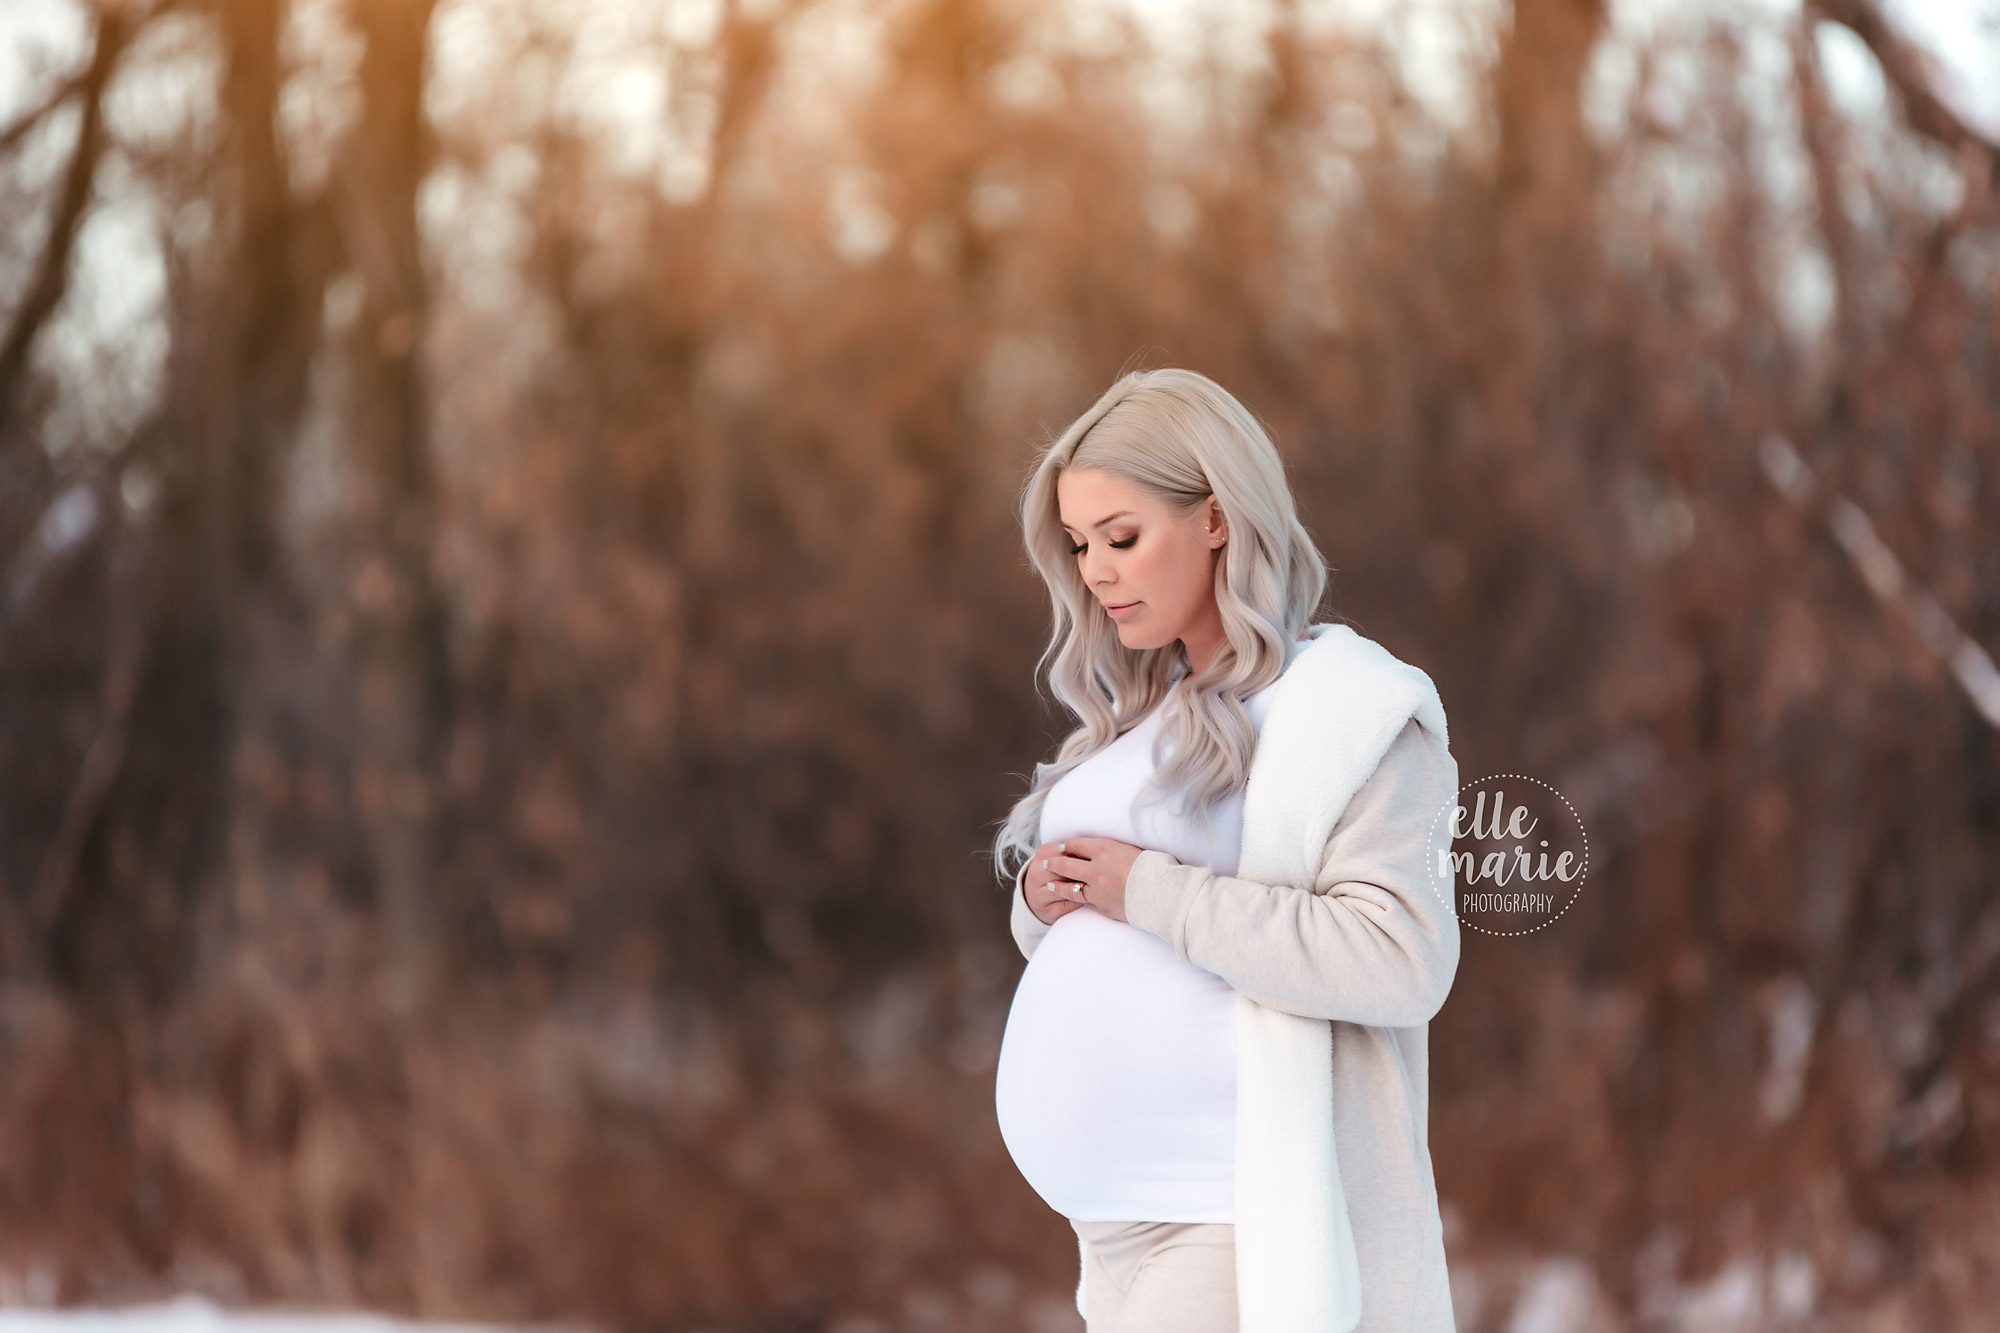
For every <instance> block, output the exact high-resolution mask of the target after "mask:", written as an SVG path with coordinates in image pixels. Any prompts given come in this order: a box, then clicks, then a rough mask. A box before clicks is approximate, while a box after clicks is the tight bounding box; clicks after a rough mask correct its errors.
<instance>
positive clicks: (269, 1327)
mask: <svg viewBox="0 0 2000 1333" xmlns="http://www.w3.org/2000/svg"><path fill="white" fill-rule="evenodd" d="M0 1333H500V1330H499V1329H498V1328H497V1327H495V1326H493V1325H487V1324H442V1323H418V1322H414V1321H410V1320H401V1319H390V1318H387V1317H385V1316H382V1315H371V1314H310V1313H305V1312H298V1311H289V1310H225V1309H223V1308H222V1307H221V1306H219V1305H215V1304H213V1303H212V1302H210V1301H206V1300H203V1299H202V1298H201V1297H199V1296H182V1297H179V1298H177V1299H175V1300H171V1301H165V1302H162V1303H160V1304H158V1305H132V1306H127V1307H125V1308H123V1309H115V1310H97V1309H82V1310H0ZM545 1333H554V1331H553V1330H548V1331H545Z"/></svg>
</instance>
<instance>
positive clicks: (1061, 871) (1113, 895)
mask: <svg viewBox="0 0 2000 1333" xmlns="http://www.w3.org/2000/svg"><path fill="white" fill-rule="evenodd" d="M1144 850H1145V849H1144V848H1143V847H1135V846H1133V845H1132V844H1131V843H1129V842H1120V841H1118V840H1117V839H1116V838H1094V837H1081V838H1070V839H1068V840H1066V841H1063V842H1050V843H1043V844H1042V845H1041V846H1040V847H1037V848H1036V849H1035V857H1034V860H1032V861H1030V862H1029V863H1028V873H1027V876H1026V878H1025V879H1024V880H1023V881H1022V883H1023V886H1024V887H1025V889H1026V892H1027V899H1028V910H1029V911H1031V912H1033V913H1034V914H1035V919H1036V920H1038V921H1040V922H1042V924H1044V925H1054V924H1055V923H1056V920H1057V918H1059V917H1062V916H1065V915H1067V914H1068V913H1070V912H1074V911H1075V910H1076V909H1077V908H1079V907H1094V908H1096V909H1097V911H1098V913H1099V914H1100V915H1102V916H1108V917H1110V918H1111V919H1112V920H1113V921H1123V920H1124V919H1125V877H1126V876H1127V875H1128V874H1130V873H1131V871H1132V863H1133V862H1134V861H1136V860H1138V859H1139V853H1140V852H1142V851H1144Z"/></svg>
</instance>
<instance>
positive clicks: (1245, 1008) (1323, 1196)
mask: <svg viewBox="0 0 2000 1333" xmlns="http://www.w3.org/2000/svg"><path fill="white" fill-rule="evenodd" d="M1307 633H1308V634H1309V635H1310V636H1311V638H1312V642H1311V643H1309V644H1307V646H1306V647H1305V648H1303V649H1301V650H1300V652H1299V655H1298V657H1297V658H1295V659H1294V660H1293V662H1292V665H1291V666H1290V667H1289V668H1288V669H1287V670H1286V671H1285V674H1284V675H1283V676H1282V677H1280V678H1279V682H1278V686H1277V689H1276V691H1275V692H1274V693H1273V695H1272V700H1271V707H1270V711H1269V712H1268V713H1267V714H1266V715H1265V719H1264V724H1263V726H1262V728H1261V730H1260V734H1259V737H1258V741H1257V748H1256V750H1255V751H1254V754H1253V757H1252V760H1251V766H1250V774H1249V778H1248V782H1247V785H1246V787H1245V789H1244V798H1243V841H1242V852H1241V855H1240V858H1239V861H1238V865H1237V874H1236V875H1234V876H1228V877H1224V876H1217V875H1214V874H1212V873H1211V872H1210V871H1209V870H1208V869H1207V868H1206V867H1202V866H1184V865H1182V864H1181V863H1180V862H1178V861H1177V860H1175V859H1174V858H1173V857H1172V856H1170V855H1168V854H1167V853H1165V852H1161V851H1155V850H1147V851H1145V852H1142V853H1141V854H1140V856H1139V857H1138V859H1137V861H1135V862H1134V864H1133V866H1132V872H1131V875H1130V877H1129V878H1128V880H1127V882H1126V888H1125V895H1126V897H1125V911H1126V917H1127V919H1128V920H1129V921H1130V922H1131V923H1132V924H1133V925H1135V926H1138V927H1140V928H1142V929H1145V930H1149V931H1151V932H1153V933H1154V934H1156V935H1159V936H1160V937H1161V938H1163V939H1165V940H1166V941H1167V942H1168V943H1169V944H1171V945H1173V946H1174V950H1175V952H1176V953H1177V954H1178V955H1179V956H1180V957H1182V958H1183V959H1185V960H1187V961H1189V962H1191V963H1193V964H1195V965H1196V966H1199V967H1202V968H1204V969H1206V970H1208V971H1210V972H1213V973H1215V974H1216V975H1218V976H1220V977H1222V978H1223V979H1224V980H1226V981H1229V982H1230V983H1231V985H1233V986H1234V987H1235V988H1236V992H1237V994H1236V1001H1235V1004H1236V1047H1237V1065H1236V1070H1237V1074H1236V1194H1235V1205H1234V1216H1235V1224H1234V1225H1235V1240H1236V1278H1237V1307H1238V1311H1239V1315H1240V1320H1239V1328H1240V1333H1350V1331H1351V1330H1360V1331H1361V1333H1392V1331H1393V1333H1452V1330H1453V1329H1454V1324H1453V1320H1452V1309H1451V1290H1450V1282H1449V1278H1448V1275H1447V1273H1446V1269H1445V1255H1444V1239H1443V1230H1442V1226H1441V1224H1440V1218H1439V1214H1438V1203H1437V1189H1436V1185H1435V1183H1434V1180H1433V1177H1432V1174H1431V1162H1430V1149H1429V1136H1428V1102H1429V1063H1428V1045H1427V1034H1428V1024H1429V1021H1430V1018H1431V1016H1432V1015H1433V1014H1435V1013H1436V1012H1437V1011H1438V1009H1439V1008H1440V1006H1442V1005H1443V1003H1444V998H1445V995H1446V993H1447V992H1448V991H1449V990H1450V989H1451V982H1452V978H1453V976H1454V974H1455V973H1456V971H1457V968H1458V951H1459V938H1458V918H1457V914H1456V913H1455V911H1454V910H1453V908H1452V905H1451V902H1450V898H1451V889H1450V886H1449V884H1448V883H1447V884H1441V885H1438V886H1436V887H1433V885H1432V883H1431V882H1430V880H1429V878H1428V876H1427V875H1426V873H1425V872H1426V870H1427V867H1426V866H1425V864H1424V856H1425V848H1424V842H1425V836H1426V832H1427V830H1428V828H1429V825H1430V821H1431V818H1432V816H1433V815H1434V814H1435V813H1436V811H1437V809H1439V808H1441V807H1442V806H1443V804H1444V802H1445V801H1446V800H1448V799H1449V798H1450V797H1451V796H1452V794H1453V793H1455V792H1456V790H1457V788H1458V766H1457V762H1456V761H1455V760H1454V759H1452V757H1451V753H1450V750H1449V748H1448V738H1447V735H1446V731H1445V717H1444V707H1443V705H1442V704H1441V703H1440V702H1439V699H1438V694H1437V689H1436V687H1435V686H1433V685H1432V683H1431V680H1430V677H1429V676H1427V675H1425V674H1424V673H1423V672H1422V671H1420V670H1418V669H1417V668H1416V667H1414V666H1411V665H1409V664H1408V663H1406V662H1402V661H1399V660H1398V659H1397V658H1396V657H1395V656H1393V655H1392V654H1391V653H1390V652H1389V651H1388V650H1387V649H1385V648H1383V647H1382V646H1381V645H1380V644H1378V643H1376V642H1374V641H1373V640H1371V639H1367V638H1364V637H1362V636H1361V635H1359V634H1356V633H1355V632H1354V631H1353V630H1352V629H1350V628H1348V627H1347V626H1345V625H1338V624H1319V625H1314V626H1311V627H1310V628H1309V630H1308V631H1307ZM1392 746H1393V747H1394V750H1395V754H1394V757H1393V759H1394V762H1393V764H1385V763H1383V760H1384V757H1385V755H1389V754H1390V751H1391V748H1392ZM1378 766H1379V767H1381V768H1382V769H1383V780H1384V782H1385V783H1387V784H1393V785H1391V786H1388V787H1385V788H1384V789H1383V791H1382V796H1381V797H1380V798H1379V799H1374V800H1371V801H1367V802H1356V803H1355V804H1356V806H1357V813H1356V814H1355V815H1354V816H1352V817H1350V818H1347V819H1343V818H1342V816H1343V814H1344V813H1347V812H1348V807H1349V802H1350V800H1351V798H1353V797H1354V796H1355V794H1356V793H1357V792H1358V791H1360V790H1361V788H1362V786H1363V784H1364V783H1367V782H1368V780H1369V778H1370V777H1371V775H1373V774H1374V773H1375V772H1376V770H1377V768H1378ZM1392 767H1393V768H1394V770H1395V772H1394V773H1393V774H1392V773H1391V772H1390V769H1391V768H1392ZM1426 806H1428V807H1429V808H1424V807H1426ZM1361 807H1366V808H1365V809H1362V808H1361ZM1023 870H1024V873H1025V867H1024V868H1023ZM1018 886H1019V879H1018V877H1017V880H1016V892H1015V893H1014V895H1013V916H1012V925H1013V932H1014V937H1015V940H1016V942H1017V943H1018V944H1019V945H1020V948H1021V951H1022V953H1023V954H1024V955H1030V956H1031V955H1032V954H1033V953H1034V949H1035V946H1036V945H1037V944H1039V943H1040V941H1041V937H1042V936H1043V935H1044V934H1046V933H1047V931H1048V929H1049V927H1048V926H1046V925H1044V924H1043V923H1042V922H1041V921H1040V920H1038V919H1037V918H1036V917H1035V916H1034V915H1033V914H1032V913H1031V912H1029V911H1028V908H1027V903H1026V901H1025V900H1024V899H1023V897H1022V895H1021V893H1020V892H1019V887H1018ZM1336 1145H1338V1153H1337V1154H1336V1151H1335V1149H1336ZM1130 1220H1133V1221H1144V1220H1148V1219H1143V1218H1134V1219H1130ZM1357 1237H1358V1242H1359V1243H1358V1246H1357ZM1078 1247H1079V1260H1080V1261H1081V1260H1082V1259H1083V1258H1084V1257H1085V1254H1084V1243H1083V1241H1082V1239H1081V1238H1080V1237H1079V1240H1078ZM1080 1266H1081V1267H1082V1269H1083V1271H1084V1273H1085V1275H1086V1276H1087V1273H1088V1267H1089V1266H1088V1264H1087V1263H1081V1265H1080ZM1084 1286H1085V1278H1079V1281H1078V1285H1077V1295H1076V1299H1077V1309H1078V1311H1079V1312H1083V1311H1085V1310H1086V1309H1087V1305H1086V1301H1085V1291H1084Z"/></svg>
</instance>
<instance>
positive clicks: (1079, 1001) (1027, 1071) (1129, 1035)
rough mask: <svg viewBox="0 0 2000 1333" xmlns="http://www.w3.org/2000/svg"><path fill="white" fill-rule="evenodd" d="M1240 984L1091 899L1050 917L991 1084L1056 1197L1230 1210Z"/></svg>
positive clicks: (1082, 1204)
mask: <svg viewBox="0 0 2000 1333" xmlns="http://www.w3.org/2000/svg"><path fill="white" fill-rule="evenodd" d="M1234 996H1235V992H1234V991H1233V990H1232V989H1231V988H1230V986H1229V983H1228V982H1226V981H1224V980H1222V978H1220V977H1218V976H1215V975H1214V974H1213V973H1210V972H1204V971H1202V970H1201V969H1200V968H1198V967H1194V966H1192V965H1191V964H1188V963H1186V962H1183V961H1182V960H1181V959H1179V958H1177V957H1176V956H1175V955H1174V951H1173V949H1172V947H1171V946H1169V945H1168V944H1167V942H1166V941H1165V940H1162V939H1160V938H1159V937H1158V936H1156V935H1153V934H1151V933H1149V932H1147V931H1143V930H1140V929H1139V928H1138V927H1136V926H1132V925H1128V924H1126V923H1125V922H1122V921H1113V920H1111V919H1110V918H1109V917H1106V916H1103V915H1100V914H1099V913H1098V912H1096V911H1094V910H1092V909H1090V908H1080V909H1078V910H1077V911H1074V912H1070V913H1068V914H1067V915H1065V916H1062V917H1060V918H1058V919H1057V921H1056V923H1055V925H1054V926H1052V927H1050V929H1049V932H1048V934H1046V935H1044V936H1043V937H1042V942H1041V943H1040V944H1039V945H1038V946H1036V949H1035V953H1034V957H1032V958H1031V959H1029V960H1028V967H1027V970H1026V971H1025V972H1023V973H1022V974H1021V982H1020V985H1019V986H1018V987H1017V988H1016V990H1015V992H1014V1002H1013V1005H1012V1007H1011V1008H1010V1009H1009V1010H1008V1014H1007V1027H1006V1030H1005V1032H1004V1033H1003V1035H1002V1037H1001V1041H1000V1061H999V1067H998V1070H997V1072H996V1074H995V1085H994V1102H995V1110H996V1111H997V1113H998V1118H999V1123H1000V1135H1001V1138H1002V1139H1004V1140H1005V1142H1006V1144H1007V1150H1008V1152H1009V1153H1011V1154H1012V1155H1013V1158H1014V1163H1015V1165H1016V1166H1018V1167H1019V1168H1020V1171H1021V1174H1022V1175H1023V1176H1024V1177H1026V1179H1027V1181H1028V1183H1029V1184H1030V1185H1032V1186H1033V1187H1034V1188H1035V1191H1036V1192H1037V1193H1038V1194H1040V1195H1041V1196H1042V1198H1043V1199H1044V1200H1045V1201H1046V1202H1047V1203H1048V1205H1049V1206H1050V1207H1052V1208H1054V1209H1055V1210H1056V1211H1058V1212H1060V1213H1062V1214H1063V1215H1064V1216H1066V1217H1071V1218H1077V1219H1081V1220H1096V1221H1158V1222H1227V1221H1230V1220H1231V1217H1230V1202H1231V1194H1232V1185H1233V1181H1234V1161H1235V1113H1236V1041H1235V1028H1234V1016H1235V1015H1234V1009H1233V1004H1234Z"/></svg>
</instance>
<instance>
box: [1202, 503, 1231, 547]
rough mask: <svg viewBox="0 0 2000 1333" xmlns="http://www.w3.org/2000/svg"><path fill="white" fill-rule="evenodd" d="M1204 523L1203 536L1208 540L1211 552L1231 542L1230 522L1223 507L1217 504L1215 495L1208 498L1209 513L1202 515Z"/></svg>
mask: <svg viewBox="0 0 2000 1333" xmlns="http://www.w3.org/2000/svg"><path fill="white" fill-rule="evenodd" d="M1202 522H1203V524H1204V525H1205V526H1204V528H1203V534H1204V535H1205V536H1206V537H1207V538H1208V544H1209V547H1210V549H1211V550H1213V549H1217V548H1219V547H1221V545H1222V544H1223V543H1224V542H1226V541H1228V540H1229V520H1228V519H1227V518H1225V517H1224V516H1223V513H1222V506H1221V505H1219V504H1217V503H1216V500H1215V497H1214V496H1213V495H1211V496H1209V497H1208V500H1207V512H1206V513H1205V514H1203V515H1202Z"/></svg>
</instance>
